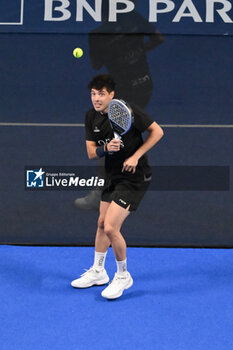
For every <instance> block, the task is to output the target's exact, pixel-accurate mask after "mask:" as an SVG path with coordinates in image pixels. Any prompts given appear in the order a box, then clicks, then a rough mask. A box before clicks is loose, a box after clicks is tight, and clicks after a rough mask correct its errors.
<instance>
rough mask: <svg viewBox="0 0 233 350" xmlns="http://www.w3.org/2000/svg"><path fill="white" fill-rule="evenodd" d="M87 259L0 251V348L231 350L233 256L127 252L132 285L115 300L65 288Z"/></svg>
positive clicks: (47, 251)
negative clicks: (132, 280) (132, 279)
mask: <svg viewBox="0 0 233 350" xmlns="http://www.w3.org/2000/svg"><path fill="white" fill-rule="evenodd" d="M93 253H94V248H92V247H22V246H4V245H3V246H0V278H1V283H0V303H1V306H0V321H1V327H0V349H1V350H13V349H14V350H29V349H30V350H52V349H55V350H63V349H64V350H65V349H69V350H82V349H92V350H95V349H102V350H105V349H106V350H111V349H114V350H115V349H120V350H125V349H127V350H128V349H139V350H146V349H157V350H189V349H192V350H199V349H200V350H206V349H208V350H232V348H233V331H232V329H233V250H230V249H225V250H224V249H178V248H174V249H173V248H168V249H165V248H128V253H127V257H128V269H129V271H130V272H131V274H132V277H133V278H134V285H133V287H132V288H130V289H129V290H127V291H125V293H124V294H123V296H122V297H121V298H119V299H117V300H115V301H108V300H105V299H104V298H102V297H101V294H100V293H101V291H102V289H103V288H104V287H103V286H99V287H92V288H89V289H86V290H78V289H74V288H72V287H71V286H70V282H71V280H72V279H75V278H77V277H78V276H79V275H80V274H81V273H83V272H84V269H85V268H89V267H90V266H91V265H92V263H93ZM106 269H107V271H108V273H109V276H110V278H112V277H113V275H114V272H115V261H114V255H113V252H112V250H111V249H110V250H109V252H108V255H107V260H106Z"/></svg>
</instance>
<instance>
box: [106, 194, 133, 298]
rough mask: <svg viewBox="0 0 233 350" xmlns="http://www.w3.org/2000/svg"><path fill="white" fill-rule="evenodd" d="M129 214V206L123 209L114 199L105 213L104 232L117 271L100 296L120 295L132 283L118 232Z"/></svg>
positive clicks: (123, 242) (124, 243) (121, 239)
mask: <svg viewBox="0 0 233 350" xmlns="http://www.w3.org/2000/svg"><path fill="white" fill-rule="evenodd" d="M129 214H130V212H129V208H126V209H125V208H123V207H121V206H120V205H118V204H117V203H115V202H114V201H112V202H111V204H110V206H109V208H108V209H107V212H106V214H105V220H104V232H105V234H106V235H107V236H108V238H109V241H110V243H111V245H112V248H113V251H114V254H115V258H116V264H117V273H116V274H115V277H114V279H113V281H112V283H111V284H110V285H109V286H108V287H107V288H105V289H104V290H103V292H102V296H103V297H105V298H107V299H115V298H118V297H120V296H121V295H122V293H123V291H124V290H125V289H128V288H130V287H131V286H132V284H133V279H132V277H131V275H130V273H129V272H128V271H127V263H126V242H125V240H124V238H123V236H122V234H121V232H120V230H121V226H122V224H123V222H124V221H125V219H126V218H127V217H128V215H129Z"/></svg>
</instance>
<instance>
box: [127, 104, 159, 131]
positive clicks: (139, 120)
mask: <svg viewBox="0 0 233 350" xmlns="http://www.w3.org/2000/svg"><path fill="white" fill-rule="evenodd" d="M131 108H132V109H133V116H134V122H133V126H134V127H135V128H136V129H138V130H139V131H141V132H144V131H145V130H146V129H147V128H148V127H149V126H150V125H151V124H152V123H153V122H154V120H153V119H152V118H151V116H149V114H147V113H146V112H145V111H144V110H143V109H141V108H140V107H138V106H136V105H132V104H131Z"/></svg>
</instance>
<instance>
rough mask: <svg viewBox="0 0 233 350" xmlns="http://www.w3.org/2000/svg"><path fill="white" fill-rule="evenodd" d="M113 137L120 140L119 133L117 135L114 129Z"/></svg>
mask: <svg viewBox="0 0 233 350" xmlns="http://www.w3.org/2000/svg"><path fill="white" fill-rule="evenodd" d="M114 139H116V140H121V137H120V135H118V134H117V133H116V132H115V131H114Z"/></svg>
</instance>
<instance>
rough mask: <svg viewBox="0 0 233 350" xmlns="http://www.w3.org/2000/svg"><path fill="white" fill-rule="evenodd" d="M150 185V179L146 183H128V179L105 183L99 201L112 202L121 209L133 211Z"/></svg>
mask: <svg viewBox="0 0 233 350" xmlns="http://www.w3.org/2000/svg"><path fill="white" fill-rule="evenodd" d="M149 184H150V178H149V179H146V181H137V182H136V181H130V180H128V179H120V180H114V181H112V180H111V181H110V180H107V181H106V185H105V186H104V189H103V191H102V195H101V200H102V201H103V202H109V203H110V202H112V201H114V202H115V203H117V204H118V205H120V206H121V207H122V208H125V209H126V208H128V207H129V211H135V210H136V209H137V207H138V206H139V204H140V202H141V200H142V198H143V196H144V194H145V193H146V191H147V189H148V187H149Z"/></svg>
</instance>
